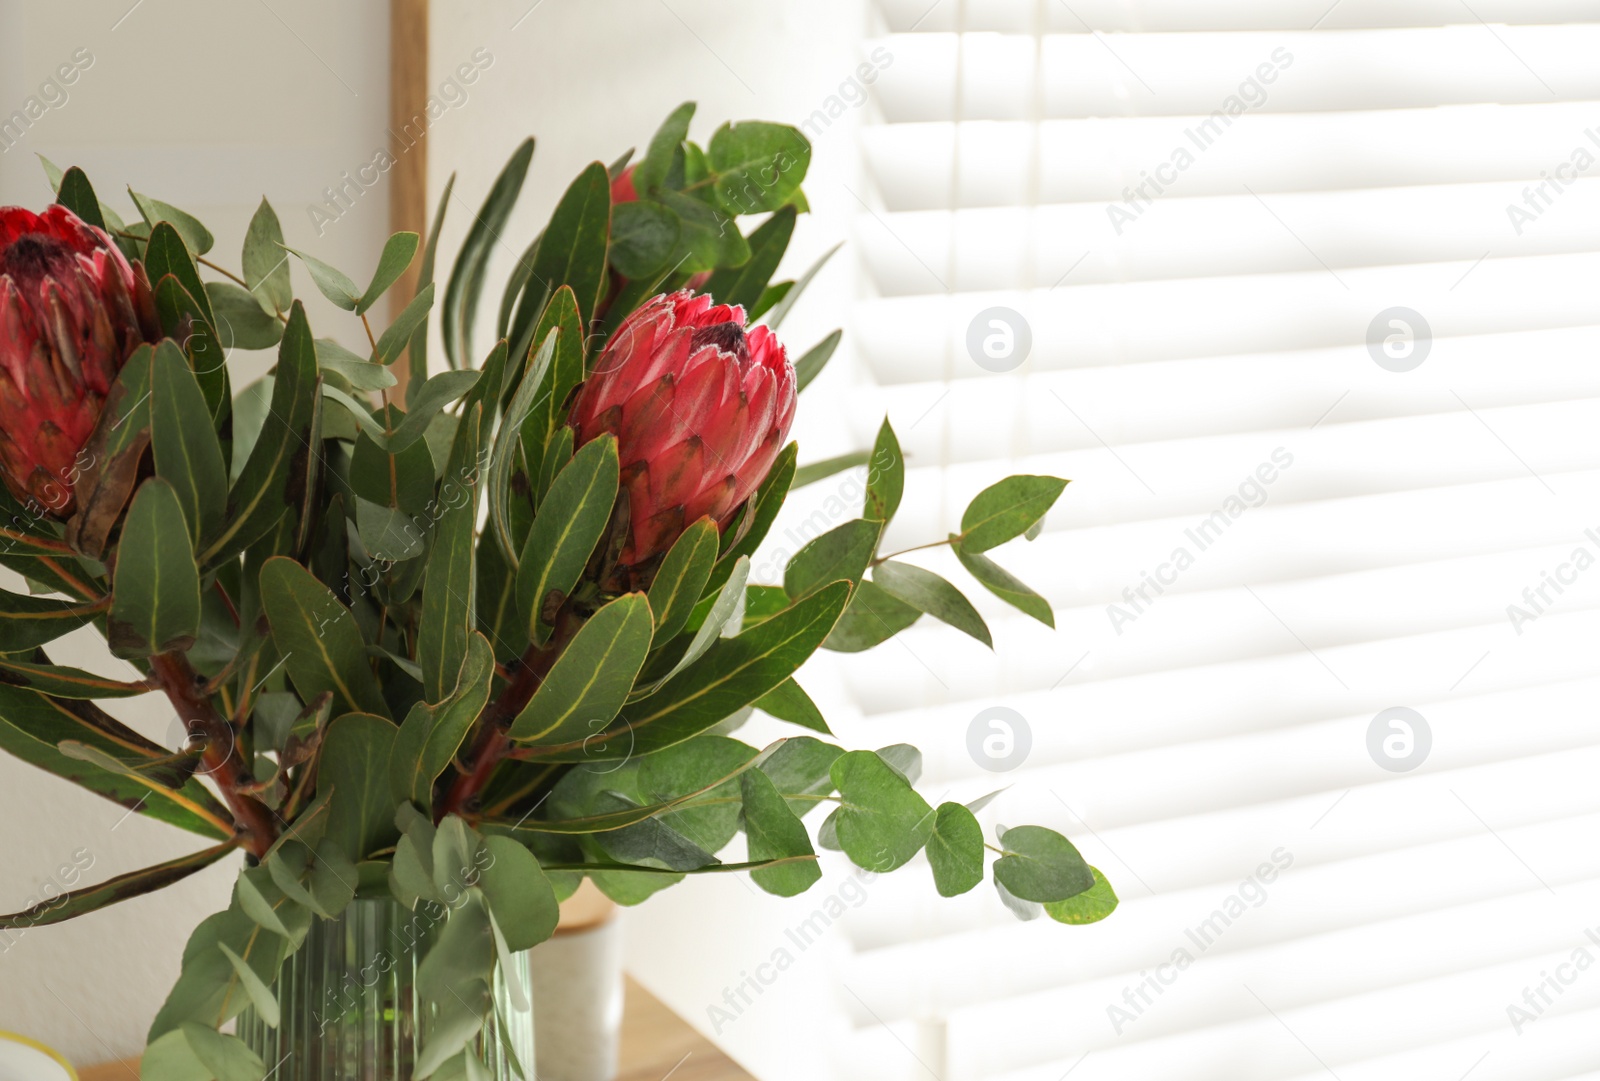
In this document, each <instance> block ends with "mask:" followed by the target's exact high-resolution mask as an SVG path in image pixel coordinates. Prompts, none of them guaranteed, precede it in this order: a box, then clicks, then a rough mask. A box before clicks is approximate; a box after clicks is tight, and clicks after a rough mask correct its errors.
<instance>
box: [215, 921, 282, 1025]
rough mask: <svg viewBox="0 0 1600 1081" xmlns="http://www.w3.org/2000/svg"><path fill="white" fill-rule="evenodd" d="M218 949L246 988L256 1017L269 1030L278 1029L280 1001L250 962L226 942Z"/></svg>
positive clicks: (218, 945) (218, 944) (220, 943)
mask: <svg viewBox="0 0 1600 1081" xmlns="http://www.w3.org/2000/svg"><path fill="white" fill-rule="evenodd" d="M217 949H219V950H221V951H222V953H223V955H224V956H225V957H227V959H228V963H229V964H230V965H232V966H233V971H234V973H235V974H236V975H237V976H238V977H239V986H241V987H243V988H244V993H245V994H246V995H247V996H248V997H249V999H250V1005H251V1006H252V1007H254V1008H255V1011H256V1016H257V1017H259V1018H261V1021H262V1023H264V1024H265V1025H266V1026H267V1027H268V1028H277V1027H278V1022H279V1020H281V1015H280V1013H279V1010H278V1000H277V998H276V997H274V996H273V994H272V991H271V990H270V989H269V988H268V987H267V985H266V984H265V983H263V982H262V980H261V977H260V976H258V975H256V970H255V969H253V968H251V967H250V962H248V961H246V960H245V959H244V958H243V957H240V956H239V955H238V954H236V953H234V952H233V950H231V949H229V948H228V944H227V943H226V942H219V943H217Z"/></svg>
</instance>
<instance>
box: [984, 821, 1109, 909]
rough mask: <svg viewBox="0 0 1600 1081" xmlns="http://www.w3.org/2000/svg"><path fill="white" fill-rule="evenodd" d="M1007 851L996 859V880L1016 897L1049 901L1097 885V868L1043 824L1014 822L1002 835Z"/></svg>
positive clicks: (1041, 901)
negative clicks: (1095, 880) (1090, 867)
mask: <svg viewBox="0 0 1600 1081" xmlns="http://www.w3.org/2000/svg"><path fill="white" fill-rule="evenodd" d="M1000 845H1001V847H1002V848H1003V849H1004V850H1005V855H1003V856H1001V857H1000V858H999V859H997V860H995V863H994V877H995V881H996V882H999V883H1000V884H1001V885H1003V886H1004V887H1005V888H1006V889H1007V890H1008V891H1010V893H1011V894H1012V896H1014V897H1018V898H1021V899H1022V900H1024V901H1034V902H1038V903H1040V904H1047V903H1049V902H1051V901H1064V900H1066V899H1067V898H1069V897H1076V896H1078V895H1079V894H1081V893H1083V892H1084V891H1085V890H1087V889H1089V888H1090V887H1092V886H1093V885H1094V872H1092V871H1091V870H1090V869H1089V865H1088V864H1087V863H1085V862H1083V857H1082V856H1081V855H1079V854H1078V850H1077V848H1075V847H1074V846H1073V844H1072V842H1071V841H1069V840H1067V839H1066V838H1065V837H1063V836H1061V834H1059V833H1057V832H1056V831H1055V830H1051V829H1046V828H1045V827H1043V826H1013V827H1012V828H1011V829H1008V830H1006V831H1005V832H1004V833H1002V834H1001V835H1000Z"/></svg>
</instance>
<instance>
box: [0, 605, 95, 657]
mask: <svg viewBox="0 0 1600 1081" xmlns="http://www.w3.org/2000/svg"><path fill="white" fill-rule="evenodd" d="M104 610H105V609H104V606H102V605H95V604H88V603H85V602H80V601H53V600H49V599H48V598H45V597H29V596H24V595H23V594H21V593H8V592H5V591H3V590H0V652H3V653H17V652H20V651H22V650H26V649H32V648H34V647H35V646H39V645H43V644H44V643H46V642H49V641H53V640H54V639H57V638H60V637H61V636H62V635H64V634H68V633H70V632H72V631H74V630H76V629H77V628H79V627H81V626H83V625H84V624H85V623H87V622H89V621H90V620H91V619H94V618H95V617H96V616H97V615H99V614H100V613H101V612H102V611H104Z"/></svg>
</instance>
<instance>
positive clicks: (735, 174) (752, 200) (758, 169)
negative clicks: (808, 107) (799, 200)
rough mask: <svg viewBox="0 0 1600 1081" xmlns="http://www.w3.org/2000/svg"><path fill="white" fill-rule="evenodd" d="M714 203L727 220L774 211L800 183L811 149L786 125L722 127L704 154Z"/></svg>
mask: <svg viewBox="0 0 1600 1081" xmlns="http://www.w3.org/2000/svg"><path fill="white" fill-rule="evenodd" d="M706 149H707V157H708V159H709V161H710V164H711V168H712V169H713V170H715V172H716V174H717V180H716V185H715V190H716V193H717V199H718V200H719V201H720V202H721V203H722V205H723V207H724V208H725V209H727V211H728V212H729V213H731V214H759V213H761V212H762V211H765V210H778V209H779V208H781V207H782V206H783V204H784V203H785V202H787V201H788V199H789V197H790V196H792V195H793V194H794V193H795V191H796V190H797V189H798V188H799V187H800V182H801V181H802V180H804V179H805V176H806V169H807V168H808V167H809V166H810V164H811V144H810V143H809V142H807V141H806V137H805V136H804V135H802V134H800V132H799V131H798V130H797V129H795V128H792V127H790V126H789V125H787V124H771V123H767V122H764V121H760V120H746V121H743V122H741V123H738V124H724V125H722V127H720V128H718V129H717V131H716V133H715V134H714V135H712V136H711V144H710V145H709V146H708V147H707V148H706Z"/></svg>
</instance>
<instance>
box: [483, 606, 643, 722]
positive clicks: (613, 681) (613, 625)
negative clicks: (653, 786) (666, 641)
mask: <svg viewBox="0 0 1600 1081" xmlns="http://www.w3.org/2000/svg"><path fill="white" fill-rule="evenodd" d="M650 633H651V617H650V605H649V603H648V602H647V601H646V600H645V596H644V594H642V593H629V594H627V595H626V596H622V597H618V598H617V599H616V600H614V601H612V602H611V603H610V604H608V605H606V606H605V607H604V608H602V609H600V610H599V611H598V612H596V613H595V614H594V615H593V616H591V617H590V618H589V620H588V622H586V623H585V624H584V625H583V626H582V627H581V628H580V629H579V631H578V633H577V635H576V636H575V637H574V638H573V639H572V642H571V643H570V644H569V645H568V646H567V648H566V649H564V650H563V651H562V653H561V656H560V657H559V658H557V660H556V663H555V665H554V666H553V667H552V668H551V669H550V674H549V675H548V676H546V677H545V679H544V682H543V683H541V684H540V685H539V689H538V690H537V691H535V692H534V695H533V698H532V699H530V700H529V702H528V704H527V706H525V707H524V708H523V710H522V712H521V713H519V714H517V718H516V720H515V721H513V722H512V723H511V738H512V739H514V740H517V741H518V742H521V743H537V742H548V743H556V744H560V743H566V742H569V741H571V740H582V739H583V738H584V737H585V736H589V735H593V734H595V733H597V732H599V731H600V730H601V729H603V728H604V727H605V726H606V725H607V724H609V723H611V720H612V718H614V717H615V716H616V715H617V711H618V710H620V709H621V708H622V705H623V702H624V701H625V700H626V699H627V697H628V691H629V690H630V689H631V688H632V687H633V681H634V679H635V678H637V677H638V675H639V669H640V668H641V667H642V666H643V665H644V659H645V656H646V655H647V654H648V653H649V652H650Z"/></svg>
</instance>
